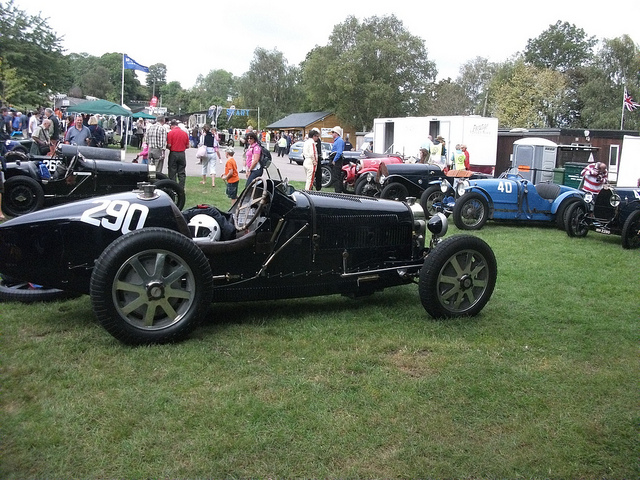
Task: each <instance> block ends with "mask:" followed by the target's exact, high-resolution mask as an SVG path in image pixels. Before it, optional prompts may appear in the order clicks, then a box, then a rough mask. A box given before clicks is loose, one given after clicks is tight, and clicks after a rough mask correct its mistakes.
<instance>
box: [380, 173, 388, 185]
mask: <svg viewBox="0 0 640 480" xmlns="http://www.w3.org/2000/svg"><path fill="white" fill-rule="evenodd" d="M386 180H387V177H385V176H384V175H380V185H384V182H385V181H386Z"/></svg>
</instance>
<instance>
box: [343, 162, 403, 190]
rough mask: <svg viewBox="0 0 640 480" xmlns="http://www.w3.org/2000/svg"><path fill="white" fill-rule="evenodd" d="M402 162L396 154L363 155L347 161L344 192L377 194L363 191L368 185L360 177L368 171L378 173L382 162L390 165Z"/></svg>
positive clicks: (344, 171)
mask: <svg viewBox="0 0 640 480" xmlns="http://www.w3.org/2000/svg"><path fill="white" fill-rule="evenodd" d="M400 163H402V158H401V157H396V156H362V157H360V158H354V159H351V160H350V161H348V162H347V161H345V162H344V164H343V166H342V178H341V180H342V192H343V193H355V194H356V195H365V196H375V195H367V194H366V193H363V191H362V190H363V188H364V186H365V185H366V181H364V180H363V181H360V179H361V178H362V177H364V176H366V175H367V174H368V173H371V174H376V172H377V171H378V168H379V167H380V165H381V164H385V165H390V164H400Z"/></svg>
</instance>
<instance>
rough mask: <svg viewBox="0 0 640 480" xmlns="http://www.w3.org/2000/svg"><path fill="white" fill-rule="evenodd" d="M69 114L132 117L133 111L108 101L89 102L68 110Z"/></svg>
mask: <svg viewBox="0 0 640 480" xmlns="http://www.w3.org/2000/svg"><path fill="white" fill-rule="evenodd" d="M67 113H91V114H99V115H116V116H118V115H119V116H122V117H130V116H131V111H130V110H127V109H126V108H124V107H121V106H120V105H118V104H117V103H113V102H110V101H108V100H89V101H87V102H82V103H79V104H77V105H73V106H72V107H69V108H67Z"/></svg>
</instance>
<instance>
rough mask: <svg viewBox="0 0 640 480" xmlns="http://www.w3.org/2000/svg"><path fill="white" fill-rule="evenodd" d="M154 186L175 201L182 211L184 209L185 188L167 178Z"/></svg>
mask: <svg viewBox="0 0 640 480" xmlns="http://www.w3.org/2000/svg"><path fill="white" fill-rule="evenodd" d="M154 185H155V186H156V188H158V189H160V190H162V191H163V192H164V193H166V194H167V195H169V197H171V200H173V203H175V204H176V206H177V207H178V208H179V209H180V210H182V209H183V208H184V204H185V202H186V194H185V193H184V188H182V187H181V186H180V185H178V183H177V182H175V181H173V180H170V179H168V178H166V179H161V180H158V181H156V182H155V184H154Z"/></svg>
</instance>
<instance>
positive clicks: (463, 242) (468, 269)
mask: <svg viewBox="0 0 640 480" xmlns="http://www.w3.org/2000/svg"><path fill="white" fill-rule="evenodd" d="M497 277H498V266H497V263H496V257H495V255H494V254H493V250H491V247H490V246H489V245H488V244H487V243H486V242H485V241H484V240H482V239H480V238H477V237H472V236H470V235H455V236H453V237H449V238H448V239H446V240H444V241H443V242H441V243H439V244H438V245H437V246H436V247H435V248H434V249H433V250H431V252H430V253H429V255H428V256H427V258H426V259H425V262H424V265H423V266H422V268H421V269H420V281H419V286H418V290H419V292H420V301H421V302H422V306H423V307H424V309H425V310H426V311H427V313H428V314H429V315H431V316H432V317H434V318H455V317H471V316H475V315H477V314H478V313H480V311H481V310H482V309H483V308H484V306H485V305H486V304H487V302H488V301H489V299H490V298H491V294H492V293H493V289H494V287H495V285H496V279H497Z"/></svg>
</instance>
